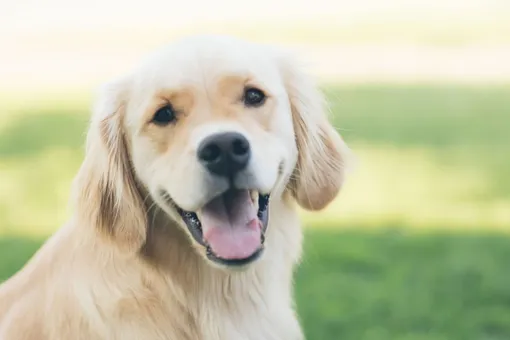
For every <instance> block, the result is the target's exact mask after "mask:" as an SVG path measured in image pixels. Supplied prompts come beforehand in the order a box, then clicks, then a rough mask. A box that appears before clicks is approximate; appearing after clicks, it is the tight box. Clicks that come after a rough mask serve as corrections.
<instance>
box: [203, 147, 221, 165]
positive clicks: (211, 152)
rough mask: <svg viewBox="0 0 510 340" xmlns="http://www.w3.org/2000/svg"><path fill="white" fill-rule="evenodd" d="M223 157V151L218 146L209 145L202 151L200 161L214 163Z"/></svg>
mask: <svg viewBox="0 0 510 340" xmlns="http://www.w3.org/2000/svg"><path fill="white" fill-rule="evenodd" d="M220 157H221V149H220V147H219V146H218V145H216V144H209V145H207V146H206V147H205V148H203V149H202V150H200V159H202V160H203V161H206V162H214V161H215V160H217V159H219V158H220Z"/></svg>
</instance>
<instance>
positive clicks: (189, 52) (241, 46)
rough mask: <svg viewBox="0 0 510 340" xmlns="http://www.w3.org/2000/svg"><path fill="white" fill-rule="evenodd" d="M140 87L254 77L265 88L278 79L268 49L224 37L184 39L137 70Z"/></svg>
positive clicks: (182, 85) (276, 68)
mask: <svg viewBox="0 0 510 340" xmlns="http://www.w3.org/2000/svg"><path fill="white" fill-rule="evenodd" d="M137 73H138V74H139V77H138V79H139V81H140V82H141V84H140V85H141V86H142V87H144V88H147V87H158V88H179V87H185V86H197V85H198V86H208V85H210V84H212V83H213V82H214V81H218V80H220V79H221V78H222V77H224V76H232V75H237V76H241V77H246V78H255V80H256V81H258V82H261V83H263V84H264V85H266V86H270V84H275V83H277V82H278V80H279V72H278V67H277V62H276V58H275V54H274V51H273V50H272V49H271V48H269V47H268V46H265V45H261V44H257V43H252V42H247V41H243V40H238V39H235V38H225V37H195V38H188V39H183V40H181V41H177V42H174V43H172V44H170V45H167V46H165V47H163V48H161V49H160V50H158V51H156V52H154V53H153V54H152V55H150V56H149V57H148V58H147V59H146V60H145V61H143V62H142V63H141V64H140V67H139V68H138V72H137Z"/></svg>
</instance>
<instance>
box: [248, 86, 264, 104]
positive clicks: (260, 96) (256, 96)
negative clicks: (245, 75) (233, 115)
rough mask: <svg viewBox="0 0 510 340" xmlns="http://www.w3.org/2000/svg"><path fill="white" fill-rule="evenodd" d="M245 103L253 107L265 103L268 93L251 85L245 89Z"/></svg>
mask: <svg viewBox="0 0 510 340" xmlns="http://www.w3.org/2000/svg"><path fill="white" fill-rule="evenodd" d="M243 99H244V105H246V106H251V107H257V106H261V105H262V104H264V101H265V100H266V95H265V94H264V92H262V91H261V90H259V89H257V88H254V87H249V88H247V89H245V90H244V96H243Z"/></svg>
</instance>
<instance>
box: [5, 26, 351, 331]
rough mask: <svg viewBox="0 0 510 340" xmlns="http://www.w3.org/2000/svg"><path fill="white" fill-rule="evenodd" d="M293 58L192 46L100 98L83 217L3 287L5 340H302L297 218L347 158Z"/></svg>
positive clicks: (332, 193)
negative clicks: (295, 288) (296, 289)
mask: <svg viewBox="0 0 510 340" xmlns="http://www.w3.org/2000/svg"><path fill="white" fill-rule="evenodd" d="M325 107H326V106H325V103H324V96H323V94H322V93H321V91H320V89H319V87H318V86H317V85H316V84H315V83H314V81H313V80H312V78H311V77H310V76H309V75H308V74H307V73H306V72H305V71H304V67H302V66H301V64H300V63H299V62H298V61H297V59H295V58H294V57H293V56H292V54H291V53H289V52H288V51H284V50H282V49H279V48H277V47H275V46H269V45H265V44H262V43H254V42H249V41H245V40H243V39H240V38H235V37H228V36H212V35H211V36H207V35H203V36H191V37H187V38H182V39H180V40H177V41H174V42H172V43H170V44H168V45H165V46H163V47H161V48H159V49H158V50H156V51H154V52H153V53H151V54H150V55H148V56H147V57H146V58H145V59H144V60H142V61H141V62H140V63H139V64H138V65H136V66H135V67H133V69H132V70H131V71H130V72H129V73H127V74H125V75H123V76H121V77H119V78H117V79H113V80H112V81H111V82H109V83H107V84H106V85H105V86H104V87H103V88H102V89H101V91H100V93H99V95H98V100H97V102H96V105H95V106H94V108H93V110H92V111H93V113H92V115H91V116H92V118H91V120H90V124H89V129H88V134H87V140H86V153H85V158H84V161H83V163H82V165H81V167H80V169H79V171H78V173H77V175H76V177H75V179H74V182H73V188H72V195H71V199H72V202H73V207H74V209H73V214H72V216H71V217H70V218H69V220H68V222H67V223H65V224H64V225H63V226H62V227H61V228H60V229H59V230H58V231H57V232H56V233H55V234H54V235H53V236H52V237H50V238H49V239H48V240H47V242H46V243H45V244H44V245H43V246H42V247H41V249H39V250H38V251H37V253H36V254H35V255H34V256H33V258H32V259H31V260H30V261H29V262H28V263H27V264H26V265H25V266H24V268H22V269H21V270H20V271H19V272H18V273H17V274H15V275H14V276H13V277H12V278H10V279H9V280H7V281H6V282H4V283H3V284H2V285H1V286H0V339H2V340H4V339H5V340H35V339H37V340H41V339H42V340H47V339H48V340H49V339H51V340H60V339H62V340H63V339H65V340H69V339H73V340H74V339H119V340H120V339H122V340H130V339H133V340H134V339H136V340H141V339H143V340H150V339H172V340H241V339H244V340H261V339H264V340H279V339H285V340H300V339H304V332H303V330H302V327H301V325H300V321H299V318H298V316H297V314H296V311H295V309H294V300H293V293H292V282H293V272H294V270H295V268H296V265H297V264H298V263H299V260H300V257H301V251H302V249H301V243H302V231H301V226H300V221H299V216H298V210H299V209H298V208H299V207H302V208H303V209H306V210H310V211H319V210H321V209H323V208H324V207H326V206H327V205H328V204H329V203H330V202H331V201H332V200H333V199H334V198H335V197H336V196H337V195H338V193H339V191H340V189H341V188H342V185H343V183H344V178H345V165H346V157H347V152H348V151H349V149H348V148H347V145H346V144H345V142H344V140H343V138H342V137H341V136H340V135H339V134H338V132H337V131H336V130H335V129H334V128H333V126H332V125H331V123H330V121H329V120H328V115H327V110H326V109H325Z"/></svg>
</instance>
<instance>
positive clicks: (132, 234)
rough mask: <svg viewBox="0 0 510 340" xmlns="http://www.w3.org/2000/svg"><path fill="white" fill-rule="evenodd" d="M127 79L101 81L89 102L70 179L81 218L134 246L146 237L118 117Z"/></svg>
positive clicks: (123, 244)
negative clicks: (78, 162)
mask: <svg viewBox="0 0 510 340" xmlns="http://www.w3.org/2000/svg"><path fill="white" fill-rule="evenodd" d="M126 83H127V80H126V79H121V80H117V81H115V82H112V83H110V84H107V85H106V86H105V87H104V88H103V89H102V91H101V93H100V96H99V100H98V102H97V104H96V107H95V108H94V112H93V116H92V120H91V123H90V127H89V132H88V135H87V146H86V154H85V160H84V162H83V164H82V166H81V168H80V171H79V173H78V175H77V178H76V180H75V190H76V191H75V195H76V196H75V198H76V204H77V206H76V209H77V211H78V214H79V216H80V218H81V220H82V221H86V222H88V224H89V225H90V226H93V227H95V228H97V230H98V231H99V232H100V233H101V234H103V235H105V236H106V237H107V238H109V239H110V240H113V241H114V243H115V244H117V245H118V246H119V247H120V248H121V249H122V250H124V251H128V252H133V251H137V250H139V249H140V247H141V246H142V245H143V244H144V242H145V237H146V224H147V217H146V210H145V207H144V202H143V200H142V197H141V195H140V191H139V188H138V187H137V182H136V180H135V177H134V172H133V169H132V165H131V162H130V159H129V156H128V149H127V145H126V138H125V135H124V133H123V128H122V119H123V116H124V109H125V106H126V99H127V97H128V93H127V92H128V91H127V86H126V85H127V84H126Z"/></svg>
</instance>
